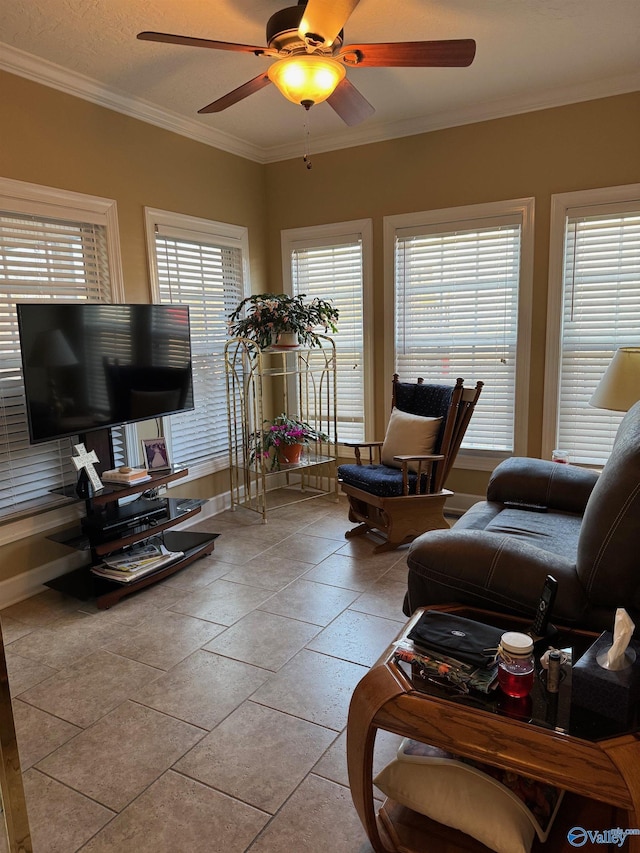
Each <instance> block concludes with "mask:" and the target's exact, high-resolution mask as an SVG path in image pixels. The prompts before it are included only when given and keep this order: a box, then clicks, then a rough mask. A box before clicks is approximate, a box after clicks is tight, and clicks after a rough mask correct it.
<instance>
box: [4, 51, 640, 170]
mask: <svg viewBox="0 0 640 853" xmlns="http://www.w3.org/2000/svg"><path fill="white" fill-rule="evenodd" d="M0 69H2V70H3V71H8V72H9V73H10V74H17V75H18V76H20V77H25V78H27V79H28V80H32V81H33V82H35V83H41V84H42V85H44V86H49V87H51V88H54V89H57V90H58V91H60V92H64V93H65V94H67V95H72V96H74V97H76V98H82V99H84V100H85V101H91V102H92V103H94V104H98V105H99V106H102V107H106V108H107V109H110V110H115V111H116V112H119V113H123V114H124V115H127V116H130V117H131V118H135V119H138V120H140V121H144V122H147V123H148V124H153V125H155V126H156V127H161V128H162V129H163V130H169V131H171V132H172V133H178V134H180V135H181V136H186V137H188V138H189V139H193V140H195V141H196V142H202V143H204V144H205V145H210V146H212V147H213V148H219V149H220V150H222V151H226V152H228V153H229V154H237V155H238V156H239V157H244V158H246V159H248V160H253V161H254V162H256V163H275V162H278V161H281V160H289V159H291V158H295V157H298V156H299V155H300V145H299V143H298V142H294V143H287V144H286V145H278V146H273V147H271V148H260V147H259V146H257V145H253V144H251V143H248V142H246V141H244V140H242V139H239V138H238V137H235V136H232V135H231V134H227V133H222V132H221V131H219V130H215V129H213V128H208V127H205V126H203V125H202V124H200V123H199V122H197V121H193V120H190V119H185V118H184V117H183V116H180V115H178V114H177V113H173V112H171V111H169V110H163V109H160V108H159V107H156V106H154V105H153V104H151V103H148V102H147V101H144V100H142V99H140V98H134V97H133V96H131V95H126V94H124V93H122V92H118V91H116V90H112V89H110V88H109V87H107V86H104V85H103V84H101V83H98V82H97V81H96V80H93V79H92V78H91V77H86V76H85V75H83V74H78V73H77V72H74V71H69V70H67V69H66V68H62V67H61V66H59V65H56V64H55V63H53V62H49V61H48V60H45V59H41V58H39V57H37V56H34V55H33V54H30V53H27V52H26V51H23V50H19V49H18V48H15V47H13V46H11V45H8V44H0ZM638 90H640V72H635V73H633V74H627V75H623V76H619V77H608V78H605V79H602V80H596V81H593V82H591V83H584V84H580V85H577V86H567V87H565V88H559V89H558V88H556V89H551V90H549V91H547V92H544V93H542V94H540V93H538V94H536V95H531V96H524V97H520V96H513V97H509V98H503V99H501V100H496V101H487V102H484V103H479V104H473V105H472V106H470V107H467V108H463V109H461V110H447V111H444V112H440V113H435V114H433V115H429V116H422V117H420V118H418V119H408V120H405V121H398V122H391V123H389V124H385V125H381V124H378V125H375V124H372V125H365V126H360V127H359V128H357V129H355V130H354V129H345V130H344V131H343V132H341V133H337V134H336V133H334V134H332V135H331V136H325V137H322V136H318V137H316V138H315V139H314V144H313V147H314V151H315V153H318V154H321V153H325V152H328V151H338V150H340V149H342V148H354V147H356V146H358V145H369V144H371V143H374V142H387V141H389V140H391V139H398V138H401V137H403V136H416V135H418V134H420V133H429V132H431V131H434V130H444V129H446V128H449V127H459V126H460V125H465V124H474V123H476V122H482V121H490V120H492V119H498V118H505V117H507V116H512V115H519V114H522V113H528V112H534V111H536V110H544V109H550V108H553V107H561V106H566V105H567V104H573V103H580V102H582V101H592V100H596V99H597V98H606V97H611V96H613V95H623V94H626V93H628V92H635V91H638Z"/></svg>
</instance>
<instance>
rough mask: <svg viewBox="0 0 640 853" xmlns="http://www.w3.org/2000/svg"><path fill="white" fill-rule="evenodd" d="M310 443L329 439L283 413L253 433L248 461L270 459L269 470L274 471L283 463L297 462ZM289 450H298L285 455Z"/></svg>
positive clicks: (322, 433)
mask: <svg viewBox="0 0 640 853" xmlns="http://www.w3.org/2000/svg"><path fill="white" fill-rule="evenodd" d="M312 441H330V438H329V436H328V435H327V434H326V433H324V432H320V431H319V430H316V429H314V428H313V427H312V426H310V425H309V424H308V423H306V421H302V420H300V419H299V418H296V417H290V416H289V415H285V414H284V413H283V414H281V415H278V417H277V418H274V419H273V420H265V421H264V422H263V428H262V430H260V431H259V432H256V433H253V435H252V436H251V439H250V454H249V461H250V462H254V461H255V460H256V459H262V460H263V461H266V460H267V459H269V458H270V459H271V462H270V469H271V470H272V471H274V470H277V469H278V468H279V467H280V465H281V464H283V463H285V462H297V461H299V459H300V451H301V450H302V448H303V447H308V446H309V445H310V444H311V442H312ZM290 448H299V450H298V451H297V453H296V452H294V453H291V454H290V453H287V450H288V449H290Z"/></svg>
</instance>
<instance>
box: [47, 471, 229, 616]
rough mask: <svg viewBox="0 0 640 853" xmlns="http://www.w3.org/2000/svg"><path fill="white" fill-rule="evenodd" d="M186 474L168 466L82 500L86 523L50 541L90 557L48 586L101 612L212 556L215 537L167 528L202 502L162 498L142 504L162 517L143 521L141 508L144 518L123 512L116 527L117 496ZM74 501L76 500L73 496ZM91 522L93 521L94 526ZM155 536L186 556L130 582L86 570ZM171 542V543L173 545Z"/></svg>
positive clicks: (134, 493)
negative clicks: (90, 601) (90, 600)
mask: <svg viewBox="0 0 640 853" xmlns="http://www.w3.org/2000/svg"><path fill="white" fill-rule="evenodd" d="M187 474H188V469H187V468H172V469H171V470H168V471H162V472H154V473H153V474H152V475H151V479H149V480H145V481H144V482H138V483H134V484H131V485H129V484H126V483H124V484H120V483H109V484H107V485H105V487H104V489H100V490H99V491H97V492H96V493H95V495H93V496H92V497H91V498H90V499H89V500H87V501H86V504H87V513H88V515H87V518H88V519H89V521H85V523H84V525H82V524H79V525H76V526H74V527H72V528H69V529H67V530H63V531H59V532H57V533H53V534H51V535H50V536H49V537H48V538H50V539H52V540H53V541H56V542H60V543H61V544H63V545H66V546H67V547H70V548H73V549H75V550H81V551H85V550H86V551H89V552H90V554H91V558H90V562H89V564H88V565H87V566H85V567H82V568H81V569H78V570H76V571H74V572H70V573H68V574H66V575H63V576H62V577H60V578H54V579H53V580H51V581H49V582H48V584H47V586H50V587H52V588H53V589H57V590H59V591H61V592H64V593H67V594H70V595H74V596H76V597H77V598H81V599H85V600H86V599H87V598H95V599H96V604H97V606H98V607H99V608H101V609H104V608H106V607H110V606H111V605H112V604H115V603H116V602H117V601H119V600H120V598H122V597H124V596H125V595H129V594H130V593H132V592H136V591H137V590H139V589H141V588H143V587H146V586H149V585H150V584H152V583H156V582H157V581H158V580H162V579H163V578H165V577H168V576H169V575H171V574H173V573H175V572H177V571H180V569H182V568H184V567H185V566H187V565H188V564H189V563H192V562H193V561H194V560H196V559H199V558H200V557H204V556H206V555H207V554H210V553H211V552H212V551H213V549H214V542H215V539H216V538H217V535H218V534H216V533H197V532H191V531H182V530H180V531H174V530H171V529H170V528H172V527H175V525H176V524H179V523H181V522H183V521H186V520H187V519H188V518H190V517H192V516H195V515H196V514H197V513H199V512H200V511H201V507H202V505H203V504H205V503H206V500H198V499H188V498H164V497H163V498H160V499H158V500H157V501H149V502H146V503H145V507H146V508H147V509H155V510H156V511H157V510H158V508H160V509H163V510H164V512H163V513H162V514H160V515H157V514H154V515H153V516H146V518H145V515H144V509H145V507H141V509H142V510H143V512H142V517H137V516H136V515H135V514H133V515H130V514H129V513H123V516H122V524H119V523H118V514H119V508H118V505H119V502H120V499H121V498H123V497H127V496H129V495H136V494H141V493H142V492H145V491H147V490H149V489H155V488H156V487H158V486H161V485H164V484H165V483H168V482H171V481H172V480H176V479H179V478H180V477H184V476H186V475H187ZM75 497H76V499H77V500H79V498H78V496H77V495H76V496H75ZM138 500H142V498H138ZM135 503H136V501H135V500H134V501H131V502H128V503H127V504H126V506H127V508H130V507H131V506H132V504H135ZM91 519H96V521H95V522H94V523H93V525H92V522H91ZM147 519H148V520H147ZM101 520H104V521H106V522H107V523H108V525H109V527H108V529H104V528H103V529H101V527H100V521H101ZM155 536H162V537H164V540H165V543H166V544H167V548H168V549H169V550H170V551H182V552H183V553H184V556H183V557H182V558H181V559H180V560H177V561H176V562H175V563H172V564H170V565H168V566H166V567H164V568H160V569H159V570H158V571H157V572H154V573H150V574H148V575H144V576H143V577H141V578H139V579H138V580H135V581H132V582H131V583H128V584H122V583H117V582H115V581H111V580H108V579H106V578H98V577H97V576H95V575H94V574H93V573H92V572H91V571H90V569H91V567H92V566H95V565H97V564H99V563H100V562H101V561H102V558H103V557H104V556H106V555H107V554H112V553H114V552H117V551H120V550H122V549H124V548H128V547H129V546H132V545H135V544H136V543H141V542H144V541H145V540H147V539H150V538H152V537H155ZM169 541H171V542H172V544H171V545H170V544H169Z"/></svg>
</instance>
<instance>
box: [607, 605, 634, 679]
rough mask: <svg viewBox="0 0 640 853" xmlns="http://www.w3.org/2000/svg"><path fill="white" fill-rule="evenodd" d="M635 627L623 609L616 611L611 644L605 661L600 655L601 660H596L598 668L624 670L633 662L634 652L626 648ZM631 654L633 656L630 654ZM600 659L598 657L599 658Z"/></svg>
mask: <svg viewBox="0 0 640 853" xmlns="http://www.w3.org/2000/svg"><path fill="white" fill-rule="evenodd" d="M635 627H636V626H635V625H634V623H633V622H632V620H631V618H630V616H629V614H628V613H627V611H626V610H625V609H624V608H623V607H619V608H618V609H617V610H616V617H615V621H614V625H613V643H612V644H611V646H610V648H609V649H608V650H607V653H606V659H604V658H605V655H604V654H603V655H602V658H603V660H602V661H601V660H598V663H599V664H600V666H602V667H604V668H605V669H612V670H620V669H626V667H628V666H630V665H631V664H632V663H633V661H634V660H635V652H634V651H633V649H629V652H628V653H627V647H628V645H629V643H630V641H631V637H632V636H633V632H634V630H635ZM632 652H633V655H632V654H631V653H632ZM599 657H600V656H599Z"/></svg>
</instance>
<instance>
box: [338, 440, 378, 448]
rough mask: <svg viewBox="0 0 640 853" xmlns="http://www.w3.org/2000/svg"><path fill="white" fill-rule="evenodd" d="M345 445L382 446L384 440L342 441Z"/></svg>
mask: <svg viewBox="0 0 640 853" xmlns="http://www.w3.org/2000/svg"><path fill="white" fill-rule="evenodd" d="M340 443H341V444H344V446H345V447H382V445H383V444H384V442H382V441H342V442H340Z"/></svg>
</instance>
